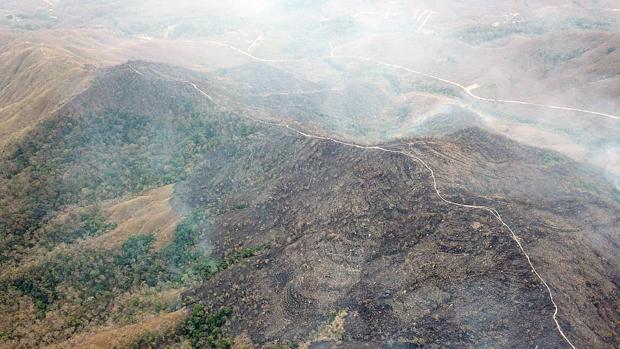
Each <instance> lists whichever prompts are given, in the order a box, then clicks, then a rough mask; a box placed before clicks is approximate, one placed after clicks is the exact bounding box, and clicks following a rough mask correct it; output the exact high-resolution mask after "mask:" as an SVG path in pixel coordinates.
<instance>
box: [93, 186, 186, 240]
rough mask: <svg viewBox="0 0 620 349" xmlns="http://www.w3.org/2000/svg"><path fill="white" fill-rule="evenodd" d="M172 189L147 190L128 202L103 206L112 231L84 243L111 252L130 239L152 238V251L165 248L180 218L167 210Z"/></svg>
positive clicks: (168, 187) (169, 208)
mask: <svg viewBox="0 0 620 349" xmlns="http://www.w3.org/2000/svg"><path fill="white" fill-rule="evenodd" d="M173 188H174V185H173V184H170V185H166V186H163V187H159V188H155V189H152V190H149V191H147V192H145V193H143V194H142V195H139V196H136V197H133V198H131V199H129V200H125V201H121V202H117V203H111V204H107V205H105V206H104V207H103V211H104V213H105V215H106V217H107V219H108V221H109V222H112V223H116V224H117V226H116V228H115V229H113V230H111V231H109V232H107V233H105V234H103V235H100V236H98V237H96V238H94V239H91V240H88V241H85V243H87V244H92V245H93V246H94V247H99V248H101V247H102V248H106V249H114V248H118V247H120V246H121V245H122V244H123V243H124V242H125V241H127V239H128V238H129V237H130V236H132V235H137V234H153V235H154V236H155V245H154V247H155V249H160V248H162V247H164V246H166V245H167V244H168V243H169V242H170V241H171V240H172V238H173V237H174V230H175V228H176V226H177V224H178V223H179V221H180V220H181V216H180V215H179V214H178V213H177V212H175V211H174V210H173V209H172V207H171V206H170V200H171V199H172V193H173Z"/></svg>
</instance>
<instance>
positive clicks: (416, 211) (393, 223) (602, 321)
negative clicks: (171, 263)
mask: <svg viewBox="0 0 620 349" xmlns="http://www.w3.org/2000/svg"><path fill="white" fill-rule="evenodd" d="M474 135H476V136H475V137H473V138H472V137H470V139H468V142H465V141H463V144H462V145H461V146H462V147H463V148H462V149H451V153H450V154H451V156H457V155H456V154H460V153H461V152H464V153H463V154H469V153H468V152H466V150H465V149H467V148H466V147H469V149H468V151H470V152H476V151H477V152H479V154H480V155H479V156H480V157H483V156H488V154H487V150H485V149H484V148H476V145H478V143H477V142H481V143H483V144H484V143H485V142H484V137H488V136H486V135H485V134H484V133H483V132H480V131H477V133H474ZM256 136H258V135H254V136H252V138H255V137H256ZM292 136H293V137H291V135H286V136H279V137H278V136H276V135H267V136H266V137H265V139H268V140H260V139H257V140H256V143H258V144H257V145H253V144H252V143H251V142H253V141H254V140H248V141H247V142H248V143H247V144H240V145H234V146H231V147H229V148H228V149H222V150H220V151H218V152H216V153H214V154H212V155H210V156H209V157H208V158H207V159H206V162H205V165H203V168H201V169H199V170H197V171H196V172H195V178H194V179H192V181H191V182H190V184H189V186H188V187H186V188H187V189H182V188H183V187H178V188H179V189H178V190H180V191H181V197H185V198H186V200H187V201H189V202H190V203H191V205H192V207H202V206H206V207H207V212H211V219H210V220H209V222H208V223H207V225H206V229H208V230H209V231H210V232H211V233H210V237H209V238H208V239H207V241H206V242H205V245H206V246H208V248H209V249H213V251H214V253H215V255H218V253H219V254H222V253H223V251H227V250H229V249H230V248H231V247H234V246H236V245H237V244H240V243H241V244H242V246H246V247H253V246H258V245H260V244H261V243H264V242H268V241H271V249H270V250H269V252H267V253H265V254H264V255H262V256H261V257H259V258H257V259H254V260H253V261H252V263H247V264H243V265H242V266H240V267H238V268H235V269H231V270H227V271H225V272H223V273H220V274H217V275H216V276H215V277H214V278H213V279H212V280H210V281H209V282H207V283H206V284H205V285H204V286H203V287H202V288H200V289H198V290H197V291H196V292H194V293H191V294H188V295H187V296H188V297H190V299H193V300H202V301H203V302H206V303H208V304H212V306H213V307H214V308H217V307H219V306H221V305H223V304H235V305H236V307H237V309H239V310H238V311H237V313H239V314H238V315H235V316H234V317H233V318H232V328H231V331H232V332H233V333H247V334H248V335H249V336H250V337H251V338H252V339H253V340H254V341H256V342H257V343H261V344H264V343H266V342H271V341H277V342H282V341H284V342H294V343H299V342H304V341H312V340H313V335H312V333H319V332H320V331H321V328H322V326H327V325H328V324H329V322H330V321H331V320H330V319H333V317H332V316H334V315H335V314H338V313H340V312H341V311H344V312H345V313H346V314H347V315H346V316H344V318H343V321H344V328H343V329H342V331H341V332H340V333H339V335H338V336H337V338H331V339H330V340H331V341H336V342H340V341H344V344H343V347H358V346H360V345H362V344H363V343H364V344H366V345H369V344H370V345H371V346H380V345H387V343H392V342H394V343H400V345H407V344H409V345H422V346H425V345H427V346H457V347H474V346H479V345H488V346H491V347H498V346H501V347H524V348H526V347H534V346H537V345H538V346H539V347H566V346H567V343H566V342H565V341H564V340H563V339H562V338H561V337H560V336H559V334H558V331H557V329H556V328H555V325H554V323H553V321H552V319H551V315H552V314H553V307H552V305H551V304H550V303H549V298H548V294H547V292H546V289H545V288H544V287H543V285H541V283H540V280H538V279H537V278H536V277H535V276H534V275H533V274H532V273H531V270H530V268H529V265H528V264H527V261H526V259H525V256H524V255H523V254H522V253H521V251H519V249H518V247H517V245H516V244H515V242H514V240H512V239H511V237H510V234H509V232H508V231H507V230H506V229H505V228H504V227H502V226H501V224H500V223H499V222H498V221H497V220H496V219H495V217H493V216H492V215H491V214H489V213H488V212H484V211H476V210H471V209H463V208H459V207H454V206H450V205H446V203H444V202H442V201H441V200H440V199H439V198H438V196H437V195H436V193H435V192H434V190H433V189H432V179H431V178H430V177H429V172H428V171H427V169H426V168H425V167H424V166H422V165H421V164H419V163H416V162H415V161H412V160H411V159H410V158H407V157H406V156H403V155H400V154H389V153H385V152H381V151H378V150H360V149H356V148H354V147H348V146H346V145H339V144H335V143H333V142H330V141H316V140H306V139H305V138H303V137H299V136H295V135H294V134H293V135H292ZM282 137H283V138H282ZM481 138H482V139H481ZM282 142H284V143H285V144H286V145H284V146H283V145H282V144H281V143H282ZM434 142H437V143H438V144H444V142H445V141H444V140H440V139H436V140H434ZM507 142H508V141H507V140H505V139H501V138H500V139H497V140H496V143H497V144H503V145H504V146H505V147H504V148H501V150H500V151H497V150H495V151H496V153H494V154H495V156H501V157H505V158H507V159H510V158H511V157H514V156H517V154H518V155H519V156H520V157H526V158H528V159H529V160H524V161H534V162H537V161H539V160H537V158H536V157H535V156H533V155H531V154H529V153H528V152H526V150H525V149H526V148H516V151H513V150H510V149H512V148H510V147H509V146H508V145H509V143H507ZM445 144H449V143H447V142H446V143H445ZM393 146H397V145H393ZM530 151H531V150H530ZM526 155H527V156H526ZM545 155H546V156H551V154H548V153H545V152H542V153H538V156H540V157H543V156H545ZM420 156H422V155H420ZM238 157H241V158H240V160H238V161H237V160H235V161H230V160H224V159H231V158H232V159H237V158H238ZM486 161H489V160H486ZM509 161H510V160H509ZM273 163H277V164H281V165H280V166H277V167H273V165H271V164H273ZM430 164H431V166H435V165H436V163H435V162H433V161H431V162H430ZM471 165H472V166H475V167H478V166H482V167H485V166H487V165H486V164H485V160H484V159H483V158H482V159H481V158H476V162H475V163H471ZM572 166H574V164H572ZM573 175H574V174H571V175H570V176H567V177H568V178H572V176H573ZM541 177H542V178H544V176H542V175H541ZM576 177H577V178H579V176H576ZM440 179H441V177H440ZM473 179H474V180H480V178H478V177H473ZM447 191H448V192H449V193H452V192H454V193H455V194H456V196H455V197H454V199H453V200H455V201H462V200H466V202H472V201H473V202H476V203H487V204H489V205H493V204H494V203H495V200H497V198H496V197H495V195H489V193H484V194H480V193H476V192H473V191H470V190H468V189H467V188H466V187H462V186H454V187H450V188H449V190H447ZM453 195H454V194H453ZM481 195H484V196H481ZM489 196H490V197H489ZM449 197H450V196H449ZM491 198H492V199H493V200H491ZM503 200H504V201H508V202H510V203H511V204H510V207H504V206H503V205H500V207H501V209H500V212H502V214H504V213H505V214H506V215H507V216H508V217H509V221H510V222H511V225H512V226H515V227H528V228H529V229H519V228H517V229H518V231H519V233H523V234H525V235H524V237H523V240H522V241H523V243H524V244H525V248H526V249H529V248H533V249H534V250H535V251H536V252H535V254H534V255H533V256H534V260H533V261H534V263H535V264H537V265H538V266H539V268H540V269H539V271H540V272H541V274H542V275H545V277H548V278H549V280H550V281H549V282H550V284H551V287H552V289H553V291H554V292H557V293H559V295H557V294H556V297H557V298H558V299H560V300H562V301H558V302H559V304H560V309H561V313H560V323H561V325H562V326H563V327H564V328H565V329H566V330H567V331H568V334H569V337H570V338H571V339H572V340H573V341H574V343H576V345H577V346H584V345H585V346H587V345H589V344H594V343H595V344H594V345H595V346H600V347H611V346H612V345H613V344H612V343H614V340H615V339H616V337H615V334H614V333H617V332H616V329H615V327H614V325H613V324H614V322H615V321H617V319H616V320H613V319H614V318H615V317H616V315H615V314H614V310H613V304H615V303H616V302H617V301H618V298H619V295H618V294H617V292H616V291H614V290H617V281H616V276H615V275H617V272H618V270H617V266H616V265H614V264H613V262H612V263H609V262H606V261H605V259H600V257H599V255H600V253H605V252H603V250H602V249H601V248H600V247H599V246H592V245H588V244H587V241H584V240H583V238H584V236H583V235H580V234H579V233H581V234H585V235H590V234H600V235H599V236H600V238H601V239H603V240H607V241H608V243H612V244H616V245H617V243H618V241H617V232H616V231H615V229H616V226H617V225H616V224H615V223H614V222H608V223H607V225H605V226H600V225H597V228H598V229H597V231H596V232H589V231H587V230H577V231H574V234H573V235H571V236H570V237H569V236H567V235H566V234H565V233H564V231H565V228H563V227H559V226H554V225H553V224H554V222H556V219H560V217H555V218H554V217H549V215H550V214H552V213H551V212H548V211H549V210H551V208H550V207H549V206H546V205H540V206H538V205H535V204H533V203H527V204H526V203H523V202H521V201H519V198H518V196H515V200H516V201H517V203H513V202H512V201H511V198H510V197H506V198H504V199H503ZM592 200H593V201H589V199H588V200H585V202H582V203H581V205H584V206H586V207H588V206H590V205H593V204H594V205H597V206H600V205H603V206H602V208H603V209H604V210H606V212H605V213H604V215H605V216H607V217H618V212H619V211H618V205H617V203H614V202H613V201H609V200H608V199H607V201H603V202H604V203H601V202H600V199H592ZM239 202H241V203H244V205H243V206H242V209H240V210H231V211H228V212H217V211H216V212H212V211H211V210H212V207H213V205H215V206H221V205H222V203H224V205H229V206H232V203H239ZM227 203H228V204H227ZM541 211H544V212H541ZM532 213H534V214H536V215H537V216H538V215H539V216H538V217H540V218H538V219H539V220H536V221H537V222H539V223H538V224H536V223H534V224H533V222H532V221H531V214H532ZM555 214H559V215H561V216H563V217H570V215H571V214H572V213H571V212H564V213H557V212H556V213H555ZM532 225H534V226H533V227H532ZM602 227H605V228H603V229H602V230H601V229H600V228H602ZM543 246H545V247H543ZM549 249H554V250H555V251H557V252H558V254H559V255H560V256H561V255H564V254H566V255H574V256H579V257H578V258H579V261H577V260H573V261H569V260H566V259H562V260H563V262H564V263H569V265H571V269H573V273H571V275H570V276H567V275H568V273H567V272H565V271H564V270H563V269H564V268H566V267H567V265H565V264H563V263H557V262H556V261H554V260H553V258H554V257H555V256H556V254H553V253H550V252H549ZM609 257H613V256H609ZM572 266H574V268H573V267H572ZM579 269H581V270H588V271H587V272H577V270H579ZM567 278H568V279H567ZM592 284H597V285H599V287H602V288H603V289H605V290H606V291H603V292H601V293H597V292H593V291H589V290H590V289H591V287H592V286H591V285H592ZM573 297H590V298H589V299H590V300H592V299H596V301H595V303H594V304H597V305H596V307H591V306H590V305H588V303H587V302H582V301H579V302H578V303H572V302H574V299H573ZM569 299H570V300H569ZM603 304H604V305H603ZM573 306H576V308H573ZM576 309H579V310H576ZM585 318H588V320H587V321H584V320H582V319H585ZM582 321H583V322H582ZM586 323H587V325H586Z"/></svg>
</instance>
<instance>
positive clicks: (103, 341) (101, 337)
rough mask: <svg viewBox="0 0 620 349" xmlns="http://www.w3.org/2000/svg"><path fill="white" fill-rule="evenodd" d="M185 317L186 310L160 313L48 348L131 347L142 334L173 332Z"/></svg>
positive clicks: (82, 335) (80, 335)
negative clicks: (134, 322) (137, 321)
mask: <svg viewBox="0 0 620 349" xmlns="http://www.w3.org/2000/svg"><path fill="white" fill-rule="evenodd" d="M185 316H187V310H185V309H180V310H177V311H175V312H172V313H160V314H158V315H155V316H153V317H150V318H147V319H145V320H143V321H141V322H139V323H136V324H132V325H128V326H122V327H118V326H112V327H108V328H104V329H101V330H97V331H94V332H86V333H82V334H79V335H78V336H76V337H74V338H72V339H70V340H68V341H66V342H64V343H60V344H56V345H53V346H49V347H47V348H50V349H52V348H53V349H60V348H89V349H98V348H101V349H104V348H115V347H116V348H123V347H127V346H129V345H131V343H133V342H134V341H136V340H137V339H138V338H139V337H140V335H142V334H145V333H149V332H153V333H155V332H156V333H166V332H169V331H171V330H173V329H174V328H176V327H177V326H178V325H179V324H180V323H181V321H182V320H183V319H184V318H185Z"/></svg>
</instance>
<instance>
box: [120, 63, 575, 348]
mask: <svg viewBox="0 0 620 349" xmlns="http://www.w3.org/2000/svg"><path fill="white" fill-rule="evenodd" d="M129 66H130V68H131V70H133V71H135V72H136V73H138V74H140V75H143V74H142V73H141V72H139V71H138V70H137V69H135V68H134V67H132V66H131V65H129ZM176 81H177V82H183V83H186V84H188V85H189V86H191V87H192V88H193V89H194V90H196V92H198V93H199V94H200V95H202V96H206V98H208V99H209V100H210V101H211V102H213V103H214V104H216V105H217V103H216V102H214V101H213V98H211V96H210V95H209V94H208V93H206V92H205V91H203V90H202V89H200V87H198V86H197V85H196V84H195V83H192V82H189V81H186V80H176ZM245 117H246V118H248V119H250V120H253V121H255V122H257V123H261V124H264V125H268V126H272V127H278V128H285V129H287V130H290V131H292V132H294V133H296V134H298V135H301V136H303V137H305V138H308V139H316V140H321V141H327V142H333V143H336V144H340V145H343V146H346V147H352V148H357V149H364V150H374V151H381V152H385V153H391V154H398V155H401V156H405V157H407V158H408V159H410V160H414V161H415V162H418V163H420V164H421V165H422V166H424V167H425V168H426V169H427V170H428V172H429V173H430V177H431V179H432V181H433V189H434V191H435V194H436V195H437V196H438V197H439V199H441V200H442V201H443V202H444V203H446V204H449V205H453V206H457V207H461V208H467V209H475V210H482V211H486V212H489V213H490V214H491V215H493V216H494V217H495V218H496V219H497V220H498V221H499V223H500V224H501V225H502V226H503V227H505V228H506V229H507V230H508V232H509V233H510V236H511V238H512V239H513V240H514V241H515V242H516V244H517V247H518V248H519V250H520V252H521V254H523V256H524V257H525V259H526V260H527V263H528V265H529V266H530V269H531V270H532V272H533V273H534V275H535V276H536V278H537V279H539V280H540V282H541V283H542V284H543V286H544V287H545V289H546V291H547V294H548V296H549V299H550V301H551V303H552V304H553V309H554V310H553V314H552V319H553V321H554V323H555V326H556V328H557V330H558V332H559V333H560V335H561V336H562V338H563V339H564V340H565V341H566V343H567V344H568V345H570V347H571V348H572V349H576V348H575V346H574V345H573V344H572V342H571V341H570V340H569V339H568V337H567V336H566V334H565V333H564V331H563V330H562V327H561V326H560V323H559V321H558V319H557V316H558V313H559V308H558V305H557V303H556V302H555V299H554V297H553V292H552V291H551V287H550V286H549V284H548V283H547V281H546V280H545V279H544V278H543V277H542V275H541V274H540V273H539V272H538V271H537V270H536V268H535V267H534V264H533V262H532V259H531V257H530V256H529V254H528V253H527V252H526V251H525V248H524V247H523V244H522V243H521V238H520V237H519V236H517V234H516V233H515V232H514V230H513V229H512V228H511V227H510V226H509V225H508V224H507V223H506V222H505V221H504V219H503V218H502V216H501V215H500V213H499V212H498V211H497V210H496V209H495V208H493V207H490V206H485V205H469V204H464V203H459V202H455V201H452V200H449V199H446V198H445V197H444V196H443V195H442V194H441V192H440V191H439V188H438V184H437V179H436V177H435V172H434V171H433V169H432V168H431V167H430V166H429V165H428V163H426V161H424V160H422V159H421V158H420V157H418V156H416V155H414V154H412V153H409V152H405V151H402V150H395V149H388V148H385V147H381V146H378V145H362V144H356V143H352V142H345V141H341V140H338V139H336V138H332V137H328V136H323V135H317V134H312V133H307V132H304V131H301V130H299V129H297V128H295V127H294V126H291V125H289V124H286V123H279V122H272V121H267V120H263V119H258V118H255V117H252V116H250V115H245ZM408 145H409V146H413V145H414V144H413V143H408Z"/></svg>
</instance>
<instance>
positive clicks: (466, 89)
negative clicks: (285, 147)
mask: <svg viewBox="0 0 620 349" xmlns="http://www.w3.org/2000/svg"><path fill="white" fill-rule="evenodd" d="M183 42H187V43H203V44H212V45H218V46H222V47H226V48H228V49H230V50H232V51H235V52H237V53H239V54H241V55H243V56H246V57H248V58H250V59H253V60H255V61H257V62H264V63H293V62H302V61H308V60H313V59H328V58H336V59H338V58H340V59H356V60H360V61H365V62H371V63H374V64H377V65H383V66H386V67H390V68H394V69H398V70H402V71H406V72H408V73H411V74H415V75H419V76H423V77H426V78H429V79H433V80H437V81H440V82H443V83H446V84H449V85H452V86H456V87H458V88H459V89H461V90H463V92H465V93H466V94H467V95H468V96H469V97H471V98H474V99H476V100H479V101H483V102H489V103H502V104H519V105H527V106H532V107H539V108H548V109H555V110H563V111H569V112H578V113H584V114H590V115H595V116H600V117H606V118H610V119H614V120H620V116H618V115H613V114H608V113H602V112H597V111H593V110H587V109H580V108H573V107H565V106H557V105H550V104H541V103H533V102H527V101H519V100H510V99H498V98H487V97H483V96H479V95H476V94H474V93H473V92H472V90H474V88H472V87H468V86H465V85H463V84H460V83H458V82H456V81H452V80H448V79H445V78H442V77H440V76H436V75H433V74H428V73H424V72H421V71H418V70H415V69H411V68H408V67H405V66H402V65H398V64H393V63H389V62H386V61H382V60H379V59H375V58H369V57H364V56H357V55H339V54H335V53H334V52H333V51H332V52H330V53H329V55H327V56H323V57H316V58H299V59H268V58H261V57H257V56H255V55H253V54H251V53H249V52H247V51H244V50H242V49H240V48H238V47H235V46H233V45H230V44H227V43H223V42H220V41H212V40H206V41H193V40H185V41H183ZM472 86H475V85H472Z"/></svg>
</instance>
